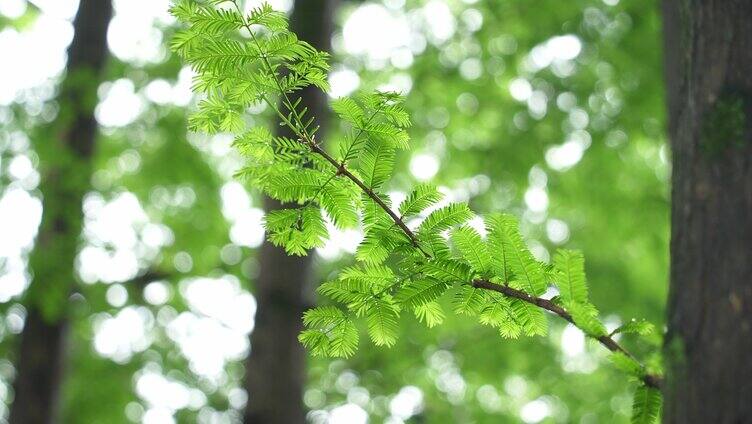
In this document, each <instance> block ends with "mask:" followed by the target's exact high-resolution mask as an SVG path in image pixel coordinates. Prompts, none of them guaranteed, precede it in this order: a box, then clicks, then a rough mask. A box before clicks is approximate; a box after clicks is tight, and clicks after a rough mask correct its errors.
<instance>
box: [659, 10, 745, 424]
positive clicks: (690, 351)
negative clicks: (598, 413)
mask: <svg viewBox="0 0 752 424" xmlns="http://www.w3.org/2000/svg"><path fill="white" fill-rule="evenodd" d="M663 7H664V10H663V12H664V32H665V55H666V68H665V70H666V78H667V88H668V93H667V94H668V95H667V97H668V110H669V134H670V138H671V145H672V147H673V154H674V160H673V164H674V165H673V193H672V212H671V220H672V237H671V289H670V299H669V304H668V334H667V337H666V345H665V352H666V360H667V378H666V387H665V390H664V391H665V395H666V406H665V409H664V420H665V422H667V423H682V424H687V423H742V422H750V420H751V419H752V383H750V382H751V381H752V361H750V352H752V47H751V46H752V19H751V18H752V1H749V0H712V1H710V0H708V1H699V0H664V4H663Z"/></svg>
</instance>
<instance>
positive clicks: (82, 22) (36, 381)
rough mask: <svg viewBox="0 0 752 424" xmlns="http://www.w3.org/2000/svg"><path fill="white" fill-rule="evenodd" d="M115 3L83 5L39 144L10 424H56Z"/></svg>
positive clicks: (103, 0) (86, 1) (87, 1)
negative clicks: (35, 228) (36, 202)
mask: <svg viewBox="0 0 752 424" xmlns="http://www.w3.org/2000/svg"><path fill="white" fill-rule="evenodd" d="M111 14H112V6H111V4H110V1H109V0H81V3H80V6H79V9H78V14H77V15H76V19H75V21H74V24H73V26H74V31H75V33H74V36H73V42H72V44H71V46H70V48H69V49H68V66H67V70H66V76H65V79H64V80H63V82H62V84H61V87H60V95H59V96H58V103H59V106H60V113H59V116H58V118H57V119H56V121H55V122H54V123H53V124H52V125H51V127H50V128H48V130H47V131H46V132H45V134H46V137H41V138H40V139H38V140H35V148H36V150H37V152H38V153H39V155H40V158H41V161H40V171H41V174H42V185H41V187H42V194H43V196H44V198H43V215H42V224H41V227H40V229H39V235H38V237H37V242H36V246H35V248H34V252H33V253H32V255H31V258H30V261H29V266H30V268H31V271H32V273H33V279H32V282H31V285H30V286H29V290H28V291H27V293H26V295H25V306H26V309H27V316H26V321H25V324H24V329H23V333H22V334H21V345H20V351H19V353H18V361H17V363H16V378H15V381H14V401H13V405H12V407H11V411H10V423H12V424H27V423H28V424H47V423H56V422H59V420H58V419H57V413H58V410H59V408H58V406H59V405H58V404H59V399H58V398H59V396H58V395H59V392H60V386H61V381H62V379H61V376H62V363H63V357H64V341H65V335H66V328H67V326H68V325H67V316H66V309H67V308H66V305H67V302H68V296H69V295H70V293H71V290H72V289H73V286H74V281H75V267H74V262H75V257H76V250H77V247H78V240H79V237H80V234H81V227H82V210H81V202H82V200H83V196H84V194H85V193H86V191H87V190H88V187H89V178H90V176H91V156H92V152H93V150H94V138H95V136H96V129H97V124H96V120H95V118H94V107H95V106H96V103H97V87H98V85H99V81H100V75H101V73H102V69H103V68H104V64H105V61H106V58H107V26H108V23H109V21H110V16H111Z"/></svg>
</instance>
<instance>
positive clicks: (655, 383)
mask: <svg viewBox="0 0 752 424" xmlns="http://www.w3.org/2000/svg"><path fill="white" fill-rule="evenodd" d="M232 3H233V4H234V5H235V7H236V8H237V10H238V12H239V13H240V14H241V17H242V11H241V10H240V7H239V6H238V4H237V2H236V1H235V0H232ZM242 20H243V22H242V24H243V26H244V27H245V28H246V30H247V31H248V32H249V34H250V36H251V38H252V40H253V42H254V43H256V45H258V46H259V48H260V47H261V46H260V45H259V44H258V40H256V37H255V36H254V34H253V32H252V30H251V28H250V26H249V25H248V23H247V22H246V20H245V18H244V17H242ZM262 53H263V52H262ZM262 58H263V62H264V64H265V65H266V67H267V70H268V72H269V73H270V74H271V75H273V77H274V79H275V82H276V84H277V87H278V89H279V91H280V93H281V95H282V97H283V104H284V105H285V106H286V107H287V109H288V110H289V111H290V116H292V118H293V120H294V121H296V122H294V123H293V122H291V121H290V118H289V117H288V116H285V114H283V113H282V111H280V110H279V108H278V107H277V106H276V105H275V104H273V103H272V102H271V101H270V100H269V99H268V98H267V97H264V101H265V102H266V103H267V104H268V105H269V106H270V107H271V108H272V109H273V110H274V111H275V112H276V113H277V115H278V116H279V117H280V119H282V122H283V123H284V124H285V125H286V126H288V127H289V128H290V129H291V130H292V131H293V133H295V135H296V136H297V137H298V138H299V141H300V142H301V143H303V144H304V145H306V146H307V147H308V148H310V149H311V151H312V152H313V153H316V154H318V155H320V156H321V157H323V158H324V159H325V160H326V161H327V162H329V163H330V164H331V165H332V166H333V167H334V168H335V169H336V174H335V176H338V175H344V176H345V177H346V178H348V179H349V180H350V181H352V182H353V183H354V184H355V185H357V186H358V187H359V188H360V189H361V190H362V191H363V192H364V193H365V194H366V195H367V196H368V197H369V198H370V199H371V200H373V201H374V202H375V203H376V204H377V205H378V206H379V207H380V208H381V209H382V210H383V211H384V212H386V214H387V215H389V217H390V218H391V219H392V221H394V223H395V224H396V225H397V226H398V227H399V228H400V229H401V230H402V232H403V233H404V234H405V235H406V236H407V238H408V239H410V242H411V244H412V245H413V246H414V247H415V248H416V249H418V250H419V251H420V252H421V253H422V254H423V256H425V257H426V258H427V259H431V255H430V254H429V253H428V252H426V251H425V250H423V248H422V247H421V246H420V243H419V242H418V237H417V236H416V235H415V233H414V232H413V231H412V230H411V229H410V228H409V227H408V226H407V225H406V224H405V222H404V221H403V220H402V218H401V217H399V216H398V215H397V214H396V213H394V211H392V209H391V208H390V207H389V206H388V205H387V204H386V203H385V202H384V201H383V200H382V199H381V197H380V196H379V195H378V194H377V193H376V192H374V191H373V189H371V188H370V187H368V186H367V185H366V184H365V183H364V182H363V181H362V180H361V179H360V178H358V177H357V176H355V175H354V174H353V173H352V172H350V170H348V169H347V167H346V166H345V160H346V157H345V158H344V159H343V161H342V162H341V163H340V162H339V161H337V160H336V159H334V158H333V157H332V156H331V155H330V154H329V153H327V152H326V150H324V149H323V148H322V147H320V146H319V145H318V144H317V143H316V142H315V140H314V137H313V136H312V135H311V134H309V133H308V131H307V127H306V125H304V124H303V122H302V120H301V118H300V116H299V114H298V112H297V110H295V107H294V106H293V103H292V102H291V101H290V98H289V97H288V95H287V93H286V92H285V91H284V90H283V89H282V85H281V84H280V81H279V76H278V75H277V72H276V71H275V70H274V68H273V67H272V66H271V63H269V60H268V58H267V57H266V55H265V54H262ZM358 136H360V134H359V135H358ZM470 284H471V285H472V286H473V287H475V288H480V289H485V290H492V291H496V292H498V293H501V294H502V295H504V296H506V297H511V298H515V299H520V300H522V301H524V302H527V303H530V304H533V305H536V306H538V307H540V308H542V309H545V310H547V311H549V312H552V313H554V314H556V315H558V316H560V317H561V318H563V319H564V320H566V321H567V322H569V323H571V324H572V325H574V326H576V327H577V328H579V329H580V330H581V331H583V332H584V333H585V334H587V335H588V336H590V335H589V334H588V333H587V332H586V331H585V330H583V329H582V328H581V327H580V326H578V325H577V324H576V323H575V322H574V319H573V318H572V315H571V314H570V313H569V312H568V311H567V310H566V309H564V308H562V307H561V306H559V305H556V304H554V303H553V302H551V301H550V300H547V299H543V298H540V297H535V296H531V295H529V294H527V293H525V292H523V291H521V290H517V289H514V288H512V287H509V286H508V285H499V284H494V283H492V282H490V281H488V280H482V279H477V280H473V281H471V282H470ZM590 337H593V338H594V339H596V340H597V341H598V342H599V343H600V344H602V345H603V346H604V347H606V349H608V350H610V351H611V352H620V353H622V354H624V355H626V356H628V357H629V358H631V359H633V360H635V361H636V362H638V361H637V360H636V358H635V357H634V356H633V355H632V354H631V353H630V352H629V351H627V350H626V349H625V348H624V347H622V346H621V345H620V344H619V343H618V342H616V340H614V339H613V338H612V337H611V336H609V335H602V336H597V337H594V336H590ZM638 363H639V362H638ZM640 366H642V367H643V368H644V366H643V365H642V364H640ZM642 381H643V382H644V383H645V384H646V385H647V386H649V387H653V388H656V389H660V388H661V384H662V380H661V377H659V376H657V375H653V374H645V375H643V376H642Z"/></svg>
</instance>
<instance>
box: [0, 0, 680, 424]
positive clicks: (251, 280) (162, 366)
mask: <svg viewBox="0 0 752 424" xmlns="http://www.w3.org/2000/svg"><path fill="white" fill-rule="evenodd" d="M78 3H79V2H78V1H77V0H29V1H27V0H3V1H2V2H0V52H2V53H3V64H2V66H0V422H6V421H7V420H8V419H9V417H10V416H11V415H10V414H11V412H10V411H11V405H12V404H13V400H14V398H15V399H19V398H22V395H23V396H26V399H30V400H28V401H26V402H25V403H24V405H21V406H18V405H16V406H17V407H24V406H25V408H26V409H37V410H39V411H25V412H23V411H18V412H16V411H14V414H24V413H25V414H37V413H41V414H42V415H40V416H45V417H46V418H45V419H52V420H53V422H62V423H108V424H109V423H128V422H143V423H148V424H156V423H160V424H161V423H193V422H198V423H234V422H241V421H242V420H243V417H244V416H246V417H249V416H251V415H249V414H253V413H262V412H258V411H255V412H254V411H252V410H253V408H254V407H259V406H263V405H259V404H260V401H254V400H255V399H264V396H265V395H264V394H263V393H261V391H262V390H264V388H265V387H273V386H274V385H279V384H280V381H283V382H284V387H282V390H284V392H283V393H287V396H285V397H283V398H280V396H273V397H274V398H275V399H276V402H280V403H281V404H283V405H287V407H289V409H290V411H292V412H291V413H292V414H295V411H298V410H299V411H301V413H303V412H302V411H304V410H305V411H306V412H305V414H306V415H307V419H308V420H309V421H310V422H314V423H332V424H345V423H347V424H350V423H356V424H357V423H365V422H366V421H367V420H368V421H369V422H386V423H390V424H398V423H498V422H525V423H538V422H545V423H554V422H561V423H564V422H579V423H596V422H609V423H612V422H613V423H618V422H628V420H629V414H630V406H631V392H632V389H633V386H631V385H630V383H628V382H626V381H625V378H624V377H623V376H622V375H621V374H620V373H619V372H618V371H616V370H614V369H612V367H610V366H609V364H608V363H607V360H606V359H605V358H606V354H605V351H604V350H603V349H600V348H599V347H597V346H595V345H592V344H591V343H589V342H587V341H586V340H585V338H584V336H583V335H582V333H580V332H579V330H577V329H575V328H574V327H572V326H571V325H565V323H564V322H559V321H555V320H552V326H551V331H550V334H549V335H548V336H547V337H545V338H536V339H522V340H518V341H508V340H503V339H501V338H500V337H499V336H498V334H497V332H496V331H495V330H494V329H493V328H489V327H481V326H478V325H477V324H476V323H475V322H473V321H471V320H469V319H463V318H462V317H457V316H454V315H453V314H451V313H448V314H447V317H446V322H445V324H444V325H442V326H439V327H437V328H434V329H431V330H426V329H425V328H424V327H422V326H421V325H420V324H418V323H415V322H412V321H411V320H405V323H404V325H403V331H404V335H403V337H401V339H400V341H399V342H398V343H397V345H396V346H395V347H393V348H391V349H380V348H375V347H373V346H370V345H364V346H363V347H361V349H360V350H359V352H358V353H357V354H356V355H355V357H353V358H351V359H348V360H334V361H332V360H325V359H312V358H307V357H306V356H305V355H304V354H303V353H302V351H298V350H296V349H299V347H290V348H289V349H288V348H284V349H282V348H280V350H274V346H275V345H274V344H273V343H277V342H279V343H280V345H279V346H287V345H285V344H284V343H285V340H286V341H287V343H289V344H294V343H295V342H294V340H295V339H294V338H295V336H296V331H297V328H298V327H299V319H300V317H299V315H300V311H301V310H302V308H304V307H307V306H310V304H312V303H313V302H314V301H315V300H314V299H313V296H312V294H311V293H310V292H312V291H311V290H310V285H309V284H306V283H305V282H306V281H313V282H320V281H323V280H325V279H326V278H327V277H328V276H329V275H330V274H331V273H332V271H333V270H335V269H338V268H340V267H341V266H343V265H346V264H349V263H351V262H352V261H353V259H352V256H351V253H352V252H353V251H354V249H355V247H356V246H357V243H358V242H359V237H360V235H359V233H358V232H357V231H346V232H342V231H336V230H334V229H332V230H331V231H332V232H333V234H334V235H333V236H332V238H331V240H330V241H329V242H328V243H327V245H326V246H325V247H324V248H322V249H318V250H317V251H316V252H315V254H313V255H312V256H311V259H310V260H309V261H307V262H305V261H303V262H301V261H300V260H298V261H292V262H291V261H289V260H288V261H286V260H285V259H281V257H280V255H283V254H282V252H281V251H277V249H273V248H270V247H269V246H266V245H265V244H263V239H264V234H263V233H264V232H263V227H262V218H263V215H264V210H265V208H268V207H271V206H273V205H270V204H269V202H265V201H264V199H262V198H261V197H260V196H259V195H258V193H256V192H254V190H253V188H252V187H246V186H244V185H243V184H242V182H240V181H238V180H235V179H233V177H232V175H233V172H234V171H235V170H237V168H238V167H239V166H240V163H241V160H240V158H239V157H238V156H237V154H236V153H235V152H234V151H233V149H232V148H231V146H230V144H231V142H232V136H231V135H218V136H214V137H206V136H203V135H197V134H191V133H187V131H186V114H187V110H188V109H189V108H191V106H192V105H193V104H194V102H195V99H194V97H193V95H192V93H191V91H190V87H191V79H192V71H191V70H190V69H189V68H187V67H183V66H182V65H181V63H180V61H179V59H178V58H177V57H175V56H174V55H172V54H171V53H170V50H169V42H170V39H171V36H172V34H173V33H174V32H175V30H176V29H177V27H176V22H175V21H174V19H173V18H172V17H171V16H170V15H169V14H168V8H169V2H168V0H114V1H113V4H112V11H111V12H110V7H109V2H108V1H105V0H82V1H81V8H82V13H83V10H84V7H88V8H89V9H88V12H87V13H88V15H87V16H88V18H89V19H91V20H93V21H96V20H99V21H100V22H102V23H101V24H92V23H91V22H89V23H88V24H82V25H81V27H82V28H83V27H85V28H84V29H82V31H80V32H78V33H76V32H75V31H74V17H75V16H76V13H77V10H78V8H79V4H78ZM246 3H247V5H246V7H248V8H250V7H253V6H257V5H258V3H256V2H254V1H248V2H246ZM298 3H300V4H298V5H297V11H295V12H294V14H293V17H294V18H293V25H294V27H297V28H299V29H301V31H303V33H305V34H306V35H305V36H303V38H309V39H313V40H316V42H317V43H318V44H319V45H322V46H326V44H329V43H330V44H331V51H332V54H333V57H334V64H333V70H332V73H331V75H330V83H331V85H332V92H331V96H333V97H338V96H342V95H346V94H349V93H351V92H353V91H354V90H356V89H373V88H381V89H392V90H396V91H401V92H403V93H404V94H406V96H407V107H408V109H409V111H410V113H411V114H412V116H413V120H414V122H415V126H414V127H413V128H412V129H411V136H412V140H413V148H412V150H411V151H409V152H407V153H405V154H402V155H401V156H400V157H399V159H398V160H399V165H398V175H397V176H396V177H395V178H394V179H393V180H392V183H391V184H392V185H391V187H389V190H390V196H391V197H392V199H393V200H395V202H396V201H398V200H400V199H402V198H403V197H404V196H405V193H404V191H405V189H406V188H407V187H409V186H410V185H411V184H413V183H414V182H417V181H432V182H434V183H436V184H437V185H440V186H441V190H442V191H444V192H446V193H447V194H448V195H449V196H450V197H451V198H452V199H454V200H468V201H469V202H470V204H471V206H472V208H473V209H474V210H475V211H477V212H480V213H485V212H490V211H508V212H511V213H515V214H517V215H519V216H520V218H521V222H522V229H523V233H524V234H525V236H526V238H527V241H528V243H529V245H530V246H531V249H532V250H533V252H534V254H535V255H536V256H537V257H538V258H539V259H543V260H548V259H549V252H551V251H552V249H554V248H556V247H559V246H566V247H568V248H577V249H581V250H582V251H583V252H584V253H585V256H586V258H587V262H586V270H587V273H588V278H589V281H590V287H591V291H592V298H593V302H594V303H595V304H596V305H598V306H599V308H600V310H601V311H602V312H603V313H604V316H605V317H606V322H607V324H608V325H609V326H611V327H612V328H615V327H616V326H618V325H619V323H622V322H625V321H626V320H629V319H631V318H633V317H643V318H647V319H649V320H651V321H652V322H654V323H656V324H657V325H658V326H659V328H662V327H663V325H664V324H663V323H664V309H663V308H664V306H663V305H664V304H665V298H666V291H667V287H668V285H667V280H668V257H669V256H668V239H669V189H668V177H669V174H670V164H669V155H668V149H667V146H666V142H665V135H664V133H665V118H664V116H665V112H664V109H665V103H664V88H663V76H662V75H663V74H662V66H661V60H662V59H661V58H662V49H661V30H660V29H661V25H660V16H659V10H658V5H657V4H656V2H654V1H651V0H631V1H626V0H622V1H619V0H573V1H560V0H536V1H528V0H372V1H358V0H340V2H338V3H335V2H330V1H323V0H298ZM272 4H273V6H275V8H277V9H278V10H285V11H289V12H290V13H293V9H294V8H295V6H296V5H295V4H294V3H293V1H292V0H275V1H273V2H272ZM110 13H111V20H110V19H109V17H110ZM108 21H109V27H108V28H107V26H106V25H107V23H108ZM329 23H331V24H332V25H331V28H330V25H329ZM97 25H99V27H98V26H97ZM76 28H77V29H78V28H79V26H78V25H77V26H76ZM98 28H99V29H98ZM105 29H106V30H105ZM74 33H75V35H74ZM74 37H79V40H78V44H77V43H76V42H75V41H74ZM97 41H100V43H99V44H101V49H99V50H98V49H97ZM105 41H106V45H105ZM71 43H72V44H71ZM77 45H78V49H79V50H78V51H80V52H83V53H80V54H78V55H76V54H74V52H73V51H74V48H75V47H76V46H77ZM69 46H70V47H71V52H70V53H69V54H68V53H67V49H68V48H69ZM92 52H93V53H92ZM74 58H77V59H75V60H74ZM79 68H81V69H83V71H81V69H79ZM66 69H67V72H66ZM254 113H255V116H256V117H257V119H258V120H260V121H263V120H265V119H268V118H269V113H268V111H267V110H265V109H264V108H259V109H258V110H256V111H254ZM340 130H341V129H340V128H338V127H336V126H330V127H329V128H328V137H329V138H331V139H334V138H336V137H339V136H341V134H340V133H339V131H340ZM60 139H62V140H65V141H64V145H62V146H61V145H59V144H60V143H58V141H54V140H60ZM87 140H88V141H87ZM43 193H44V202H45V204H44V208H45V221H44V222H42V210H43V207H42V195H43ZM47 214H51V215H52V216H53V218H55V219H52V218H49V219H48V216H47ZM262 246H266V247H262ZM275 255H276V256H275ZM291 269H294V270H295V272H293V273H291V272H289V271H290V270H291ZM285 272H286V273H285ZM309 272H310V275H309ZM291 274H292V276H293V277H295V278H296V279H294V280H293V279H291V278H290V277H289V276H290V275H291ZM280 275H287V277H285V281H286V282H287V283H289V284H287V285H286V286H287V288H286V289H285V290H281V291H280V290H276V289H274V287H275V286H274V281H278V280H279V279H280V277H279V276H280ZM40 276H44V277H46V279H43V278H41V277H40ZM275 279H276V280H275ZM38 280H44V281H42V282H37V281H38ZM270 282H271V283H270ZM53 283H54V284H53ZM270 284H271V287H272V288H271V289H270ZM301 287H306V288H305V289H303V290H301ZM257 311H258V314H257ZM263 311H272V312H266V318H265V319H264V320H263V321H261V320H260V319H254V316H256V317H260V316H262V315H260V314H264V313H265V312H263ZM262 324H263V326H264V327H263V328H262V327H261V326H262ZM254 329H258V330H259V333H256V332H255V331H254ZM263 332H266V333H263ZM263 334H267V338H266V339H263V340H269V341H268V343H269V345H268V346H271V347H267V349H268V350H267V351H266V352H267V354H266V355H262V354H261V353H259V355H250V359H249V353H251V352H253V353H255V352H257V351H258V352H263V348H261V349H262V350H257V349H256V347H255V346H254V343H253V339H254V338H256V337H258V338H259V339H262V335H263ZM22 340H23V343H21V341H22ZM290 340H292V342H291V341H290ZM259 343H261V342H259ZM626 343H627V345H628V346H629V347H630V349H631V350H633V351H635V352H636V353H638V354H640V355H638V356H644V352H646V351H648V350H649V347H648V346H644V345H636V344H630V343H629V340H627V341H626ZM658 343H659V341H658V340H656V344H658ZM288 347H289V346H288ZM40 352H41V353H40ZM296 352H297V353H296ZM280 357H283V359H280ZM275 358H276V359H277V362H276V363H274V361H275ZM264 361H270V362H264ZM280 361H282V362H280ZM286 361H287V362H286ZM57 364H61V367H60V368H58V366H57ZM280 366H281V368H280ZM275 367H277V368H275ZM246 369H248V370H256V371H254V372H253V373H249V374H250V375H251V376H256V378H252V377H251V376H249V377H248V378H246V377H245V376H246V375H247V374H246V372H245V370H246ZM60 370H62V373H61V372H60ZM259 370H260V371H259ZM263 370H275V371H274V372H269V373H264V372H263ZM275 373H278V374H275ZM283 373H289V375H282V374H283ZM262 377H263V378H262ZM276 380H279V381H276ZM14 381H16V383H15V384H16V387H15V388H14ZM40 382H43V385H44V390H42V392H43V393H39V390H38V387H37V386H38V385H39V384H42V383H40ZM35 385H36V386H35ZM270 393H272V392H270ZM58 398H59V402H55V401H54V399H58ZM32 400H33V401H32ZM48 401H49V403H47V402H48ZM272 401H275V400H269V401H268V402H272ZM39 402H45V403H43V404H44V405H50V406H49V407H48V406H45V407H42V406H40V405H41V404H40V403H39ZM55 404H57V405H58V408H53V407H52V405H55ZM264 404H267V403H264ZM262 409H263V408H262ZM249 411H250V412H249ZM19 416H21V415H19ZM29 416H31V415H29ZM50 417H52V418H50ZM17 422H35V421H17ZM37 422H41V421H37ZM259 422H263V421H259ZM281 422H285V421H281ZM289 422H292V421H289Z"/></svg>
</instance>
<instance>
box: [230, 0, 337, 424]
mask: <svg viewBox="0 0 752 424" xmlns="http://www.w3.org/2000/svg"><path fill="white" fill-rule="evenodd" d="M334 8H335V0H297V1H296V3H295V8H294V9H293V13H292V17H291V19H290V26H291V29H292V30H293V31H294V32H295V33H296V34H297V35H298V37H300V39H302V40H305V41H307V42H309V43H311V44H312V45H313V46H314V47H316V48H318V49H319V50H325V51H328V50H329V49H330V43H331V35H332V27H333V14H334ZM300 97H301V98H302V102H303V105H305V106H306V107H308V110H309V113H308V114H309V115H310V116H315V117H316V118H317V123H318V124H319V125H320V126H321V129H320V130H319V132H318V133H317V136H318V137H319V138H320V139H322V138H324V137H325V134H326V129H327V123H328V122H327V121H328V119H327V101H326V95H325V94H324V93H322V92H321V91H320V90H319V89H317V88H314V87H308V88H306V89H304V90H303V91H302V93H301V94H300ZM281 133H282V134H281V135H285V136H287V137H291V138H294V135H293V134H291V133H289V130H288V129H287V128H286V127H285V129H284V130H281ZM264 207H265V209H266V210H267V211H271V210H275V209H279V208H281V207H283V205H281V204H280V203H279V202H277V201H275V200H272V199H269V198H266V199H264ZM287 207H292V205H287ZM259 255H260V259H259V276H258V278H257V279H256V284H255V287H256V291H255V293H254V294H255V296H256V302H257V304H258V309H257V312H256V325H255V328H254V330H253V333H252V334H251V354H250V356H249V357H248V360H247V363H246V376H245V382H244V386H245V389H246V391H247V392H248V404H247V406H246V410H245V416H244V422H245V423H246V424H275V423H279V424H296V423H305V406H304V405H303V389H304V386H305V381H306V353H305V351H304V349H303V347H302V346H301V344H300V343H299V342H298V333H300V331H301V329H302V321H301V315H302V314H303V312H304V311H305V310H306V309H307V308H308V307H310V306H311V305H312V303H313V293H312V290H311V285H312V281H311V258H310V256H306V257H302V258H301V257H292V256H288V255H287V254H286V253H285V252H284V250H282V249H280V248H277V247H274V246H272V245H271V244H270V243H269V242H268V241H265V242H264V244H263V245H262V246H261V251H260V253H259Z"/></svg>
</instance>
